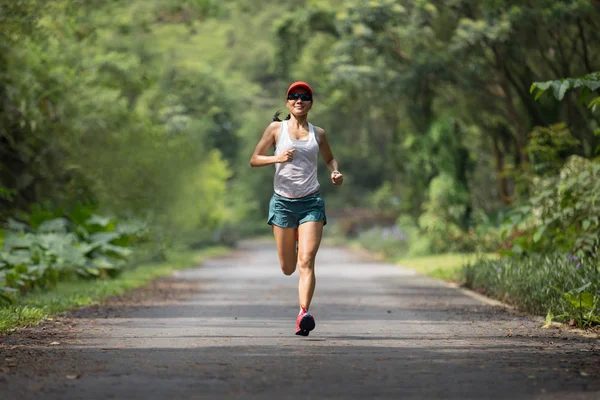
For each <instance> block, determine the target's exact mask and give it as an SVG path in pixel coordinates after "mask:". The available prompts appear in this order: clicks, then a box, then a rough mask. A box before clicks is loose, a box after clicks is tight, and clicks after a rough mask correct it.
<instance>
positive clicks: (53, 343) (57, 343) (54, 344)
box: [50, 342, 60, 346]
mask: <svg viewBox="0 0 600 400" xmlns="http://www.w3.org/2000/svg"><path fill="white" fill-rule="evenodd" d="M59 344H60V342H52V343H50V346H56V345H59Z"/></svg>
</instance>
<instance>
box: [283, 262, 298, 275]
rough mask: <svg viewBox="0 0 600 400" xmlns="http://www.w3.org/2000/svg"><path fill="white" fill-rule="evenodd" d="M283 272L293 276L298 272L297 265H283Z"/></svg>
mask: <svg viewBox="0 0 600 400" xmlns="http://www.w3.org/2000/svg"><path fill="white" fill-rule="evenodd" d="M281 271H282V272H283V273H284V274H285V275H291V274H293V273H294V271H296V264H292V263H283V264H281Z"/></svg>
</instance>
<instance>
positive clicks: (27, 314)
mask: <svg viewBox="0 0 600 400" xmlns="http://www.w3.org/2000/svg"><path fill="white" fill-rule="evenodd" d="M228 251H229V249H228V248H225V247H220V246H219V247H210V248H205V249H202V250H196V251H190V250H185V249H181V248H178V249H177V250H175V249H172V250H171V251H169V252H168V254H167V257H166V258H167V259H166V260H165V261H163V262H152V263H149V262H146V263H142V264H140V265H138V266H136V267H135V268H129V269H126V270H125V271H123V273H122V274H120V275H119V276H117V277H115V278H113V279H96V280H92V281H90V280H85V281H84V280H69V281H61V282H59V283H58V284H57V285H56V286H53V287H51V288H47V289H44V290H40V289H35V290H33V291H32V292H28V293H27V295H25V296H16V297H15V298H14V302H13V304H10V305H6V306H4V307H1V308H0V333H10V332H14V331H15V330H16V329H18V328H19V327H22V326H28V325H35V324H38V323H39V322H41V321H43V320H44V319H46V318H48V317H49V316H53V315H56V314H59V313H62V312H64V311H68V310H70V309H73V308H75V307H81V306H89V305H93V304H98V303H99V302H101V301H102V300H104V299H106V298H108V297H111V296H118V295H121V294H123V293H124V292H126V291H128V290H131V289H135V288H137V287H140V286H143V285H146V284H148V282H150V281H152V280H153V279H156V278H159V277H163V276H168V275H170V274H172V273H173V271H175V270H178V269H183V268H188V267H195V266H198V265H199V264H201V263H202V262H203V261H204V260H205V259H206V258H209V257H215V256H219V255H223V254H225V253H227V252H228Z"/></svg>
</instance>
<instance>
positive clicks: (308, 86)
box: [286, 81, 313, 97]
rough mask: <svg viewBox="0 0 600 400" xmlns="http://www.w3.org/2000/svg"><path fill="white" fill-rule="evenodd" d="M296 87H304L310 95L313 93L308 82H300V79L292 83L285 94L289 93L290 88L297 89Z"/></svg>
mask: <svg viewBox="0 0 600 400" xmlns="http://www.w3.org/2000/svg"><path fill="white" fill-rule="evenodd" d="M297 88H304V89H306V90H308V93H309V94H310V95H311V97H312V95H313V92H312V88H311V87H310V85H309V84H308V83H306V82H302V81H298V82H294V83H292V84H291V85H290V87H289V88H288V90H287V95H289V94H290V92H291V91H292V90H294V89H297ZM287 95H286V96H287Z"/></svg>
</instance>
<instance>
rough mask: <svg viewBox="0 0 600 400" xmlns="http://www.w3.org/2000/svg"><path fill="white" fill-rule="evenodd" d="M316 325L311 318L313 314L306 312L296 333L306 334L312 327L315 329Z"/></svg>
mask: <svg viewBox="0 0 600 400" xmlns="http://www.w3.org/2000/svg"><path fill="white" fill-rule="evenodd" d="M316 325H317V324H316V323H315V319H314V318H313V316H312V315H310V314H306V315H305V316H304V317H303V318H302V319H301V320H300V330H299V331H298V332H296V335H299V336H308V334H309V333H310V331H312V330H313V329H315V326H316Z"/></svg>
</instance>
